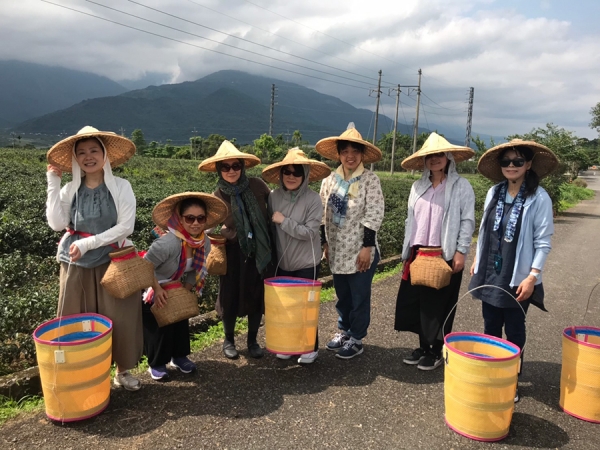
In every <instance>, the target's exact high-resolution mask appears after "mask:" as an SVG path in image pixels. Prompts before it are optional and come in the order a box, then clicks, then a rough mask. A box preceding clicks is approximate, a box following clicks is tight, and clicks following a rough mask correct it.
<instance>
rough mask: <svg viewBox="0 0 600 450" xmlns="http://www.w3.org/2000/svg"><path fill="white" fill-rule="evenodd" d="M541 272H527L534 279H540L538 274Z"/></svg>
mask: <svg viewBox="0 0 600 450" xmlns="http://www.w3.org/2000/svg"><path fill="white" fill-rule="evenodd" d="M541 274H542V272H529V275H531V276H532V277H533V278H535V279H536V280H539V279H540V275H541Z"/></svg>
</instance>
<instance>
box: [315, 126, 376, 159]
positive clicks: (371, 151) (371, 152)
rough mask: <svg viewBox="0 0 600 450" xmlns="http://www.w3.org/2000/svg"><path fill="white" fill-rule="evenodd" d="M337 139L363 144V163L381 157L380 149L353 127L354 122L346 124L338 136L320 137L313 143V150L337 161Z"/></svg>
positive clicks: (338, 157)
mask: <svg viewBox="0 0 600 450" xmlns="http://www.w3.org/2000/svg"><path fill="white" fill-rule="evenodd" d="M338 141H350V142H357V143H359V144H362V145H364V146H365V154H364V157H363V161H362V162H363V164H370V163H374V162H377V161H379V160H380V159H381V157H382V154H381V150H379V149H378V148H377V147H376V146H374V145H373V144H371V143H370V142H368V141H365V140H364V139H363V138H362V136H361V135H360V133H359V132H358V130H357V129H356V128H355V127H354V122H350V123H349V124H348V128H347V129H346V131H344V132H343V133H342V134H340V135H339V136H333V137H328V138H325V139H321V140H320V141H319V142H317V145H315V150H317V152H318V153H319V154H320V155H323V156H324V157H325V158H327V159H331V160H332V161H339V160H340V155H339V154H338V151H337V142H338Z"/></svg>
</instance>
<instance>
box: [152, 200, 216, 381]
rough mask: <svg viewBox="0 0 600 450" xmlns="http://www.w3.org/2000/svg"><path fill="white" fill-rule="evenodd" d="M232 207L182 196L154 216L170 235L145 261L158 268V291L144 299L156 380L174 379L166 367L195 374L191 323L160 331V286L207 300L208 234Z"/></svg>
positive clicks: (162, 204) (163, 293)
mask: <svg viewBox="0 0 600 450" xmlns="http://www.w3.org/2000/svg"><path fill="white" fill-rule="evenodd" d="M226 215H227V206H226V205H225V203H224V202H223V201H222V200H219V199H218V198H216V197H215V196H214V195H210V194H204V193H202V192H183V193H181V194H176V195H171V196H170V197H167V198H165V199H164V200H163V201H161V202H160V203H159V204H158V205H156V207H155V208H154V211H153V212H152V219H153V220H154V223H156V225H158V226H159V227H160V228H162V229H165V230H167V229H168V230H169V232H168V233H166V234H164V235H163V236H161V237H160V238H159V239H157V240H156V241H154V242H153V243H152V245H151V246H150V248H149V249H148V252H147V253H146V255H145V258H146V259H147V260H148V261H150V262H151V263H152V264H154V285H153V286H152V288H151V289H150V290H149V291H148V292H147V293H146V295H145V296H144V305H143V306H142V319H143V324H144V353H145V355H146V356H147V357H148V365H149V366H150V368H149V369H148V372H149V373H150V376H151V377H152V379H154V380H157V381H165V380H168V379H169V373H168V372H167V366H166V365H167V363H169V364H170V366H171V367H173V368H175V369H178V370H180V371H181V372H183V373H191V372H193V371H194V370H196V365H195V364H194V363H193V362H192V361H190V360H189V358H188V355H189V354H190V327H189V321H188V319H185V320H181V321H179V322H176V323H173V324H170V325H167V326H164V327H159V325H158V323H157V321H156V319H155V318H154V314H153V313H152V311H151V307H152V305H153V304H156V306H157V307H158V308H163V307H164V306H165V305H166V304H167V297H168V295H167V292H166V291H165V290H164V289H163V288H162V287H161V284H164V283H167V282H170V281H180V280H181V281H182V282H183V283H185V284H184V287H185V288H186V289H188V290H192V291H194V292H195V293H196V294H197V295H201V294H202V287H203V286H204V278H205V276H206V267H205V261H206V257H207V256H208V253H209V251H210V240H209V239H206V238H205V235H204V230H205V229H208V228H213V227H214V226H215V225H217V224H219V223H221V222H222V221H223V219H224V218H225V216H226Z"/></svg>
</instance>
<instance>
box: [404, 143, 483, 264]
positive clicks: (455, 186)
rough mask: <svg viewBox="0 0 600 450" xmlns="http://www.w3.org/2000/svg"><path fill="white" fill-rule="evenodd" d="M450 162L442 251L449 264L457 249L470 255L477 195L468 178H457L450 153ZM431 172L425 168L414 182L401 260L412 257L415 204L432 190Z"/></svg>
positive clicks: (449, 153)
mask: <svg viewBox="0 0 600 450" xmlns="http://www.w3.org/2000/svg"><path fill="white" fill-rule="evenodd" d="M446 156H447V157H448V159H449V160H450V166H449V167H448V178H447V181H446V183H447V184H446V191H445V201H444V217H443V219H442V239H441V242H442V252H443V256H444V259H445V260H446V261H450V260H451V259H452V258H454V254H455V253H456V251H457V250H458V251H459V252H461V253H464V254H467V253H468V252H469V249H470V247H471V239H472V237H473V231H475V193H474V192H473V188H472V187H471V183H469V182H468V181H467V180H466V179H465V178H463V177H461V176H459V175H458V172H457V171H456V163H455V162H454V158H453V157H452V153H451V152H446ZM429 175H430V171H429V169H427V167H425V169H424V170H423V175H422V176H421V178H420V179H419V180H417V181H415V182H414V183H413V185H412V188H411V189H410V195H409V197H408V214H407V216H406V225H405V227H404V245H403V247H402V259H403V260H406V259H408V257H409V256H410V247H411V245H412V243H411V242H410V237H411V232H412V227H413V225H414V222H415V218H414V207H415V203H416V202H417V200H418V199H419V197H421V196H422V195H423V194H424V193H425V192H427V189H429V188H430V187H431V181H430V180H429Z"/></svg>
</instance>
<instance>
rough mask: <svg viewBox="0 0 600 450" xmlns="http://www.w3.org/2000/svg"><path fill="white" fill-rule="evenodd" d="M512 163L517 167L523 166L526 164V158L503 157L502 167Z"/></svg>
mask: <svg viewBox="0 0 600 450" xmlns="http://www.w3.org/2000/svg"><path fill="white" fill-rule="evenodd" d="M511 163H512V165H513V166H515V167H523V166H524V165H525V158H515V159H501V160H500V167H508V166H510V164H511Z"/></svg>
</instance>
